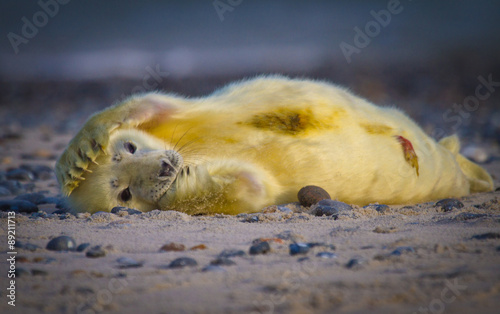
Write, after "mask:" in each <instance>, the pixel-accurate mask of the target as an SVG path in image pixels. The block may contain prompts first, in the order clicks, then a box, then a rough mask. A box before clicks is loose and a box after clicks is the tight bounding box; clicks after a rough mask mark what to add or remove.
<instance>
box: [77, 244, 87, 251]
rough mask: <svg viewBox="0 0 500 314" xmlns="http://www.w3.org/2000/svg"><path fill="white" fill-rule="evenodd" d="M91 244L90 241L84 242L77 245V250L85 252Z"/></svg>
mask: <svg viewBox="0 0 500 314" xmlns="http://www.w3.org/2000/svg"><path fill="white" fill-rule="evenodd" d="M89 246H90V243H82V244H80V245H79V246H77V247H76V251H77V252H83V251H85V250H86V249H87V248H88V247H89Z"/></svg>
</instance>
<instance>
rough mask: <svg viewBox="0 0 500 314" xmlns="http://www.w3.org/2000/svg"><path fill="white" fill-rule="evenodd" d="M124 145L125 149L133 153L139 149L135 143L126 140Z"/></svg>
mask: <svg viewBox="0 0 500 314" xmlns="http://www.w3.org/2000/svg"><path fill="white" fill-rule="evenodd" d="M123 146H124V147H125V149H126V150H127V152H129V153H131V154H133V153H135V151H136V150H137V147H136V146H135V145H134V144H132V143H130V142H125V143H124V144H123Z"/></svg>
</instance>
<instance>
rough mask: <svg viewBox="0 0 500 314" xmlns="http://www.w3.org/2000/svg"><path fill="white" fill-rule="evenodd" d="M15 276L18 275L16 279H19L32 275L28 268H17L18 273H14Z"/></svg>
mask: <svg viewBox="0 0 500 314" xmlns="http://www.w3.org/2000/svg"><path fill="white" fill-rule="evenodd" d="M14 274H15V275H16V278H18V277H21V276H26V275H30V274H31V273H30V272H29V271H28V270H27V269H26V268H22V267H16V271H15V272H14Z"/></svg>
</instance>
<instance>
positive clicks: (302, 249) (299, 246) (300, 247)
mask: <svg viewBox="0 0 500 314" xmlns="http://www.w3.org/2000/svg"><path fill="white" fill-rule="evenodd" d="M289 248H290V255H297V254H307V252H309V249H310V248H311V247H310V246H309V245H308V244H307V243H292V244H290V246H289Z"/></svg>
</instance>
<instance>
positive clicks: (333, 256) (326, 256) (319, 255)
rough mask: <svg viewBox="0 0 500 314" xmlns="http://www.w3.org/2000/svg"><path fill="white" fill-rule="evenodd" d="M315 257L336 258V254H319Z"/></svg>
mask: <svg viewBox="0 0 500 314" xmlns="http://www.w3.org/2000/svg"><path fill="white" fill-rule="evenodd" d="M316 256H317V257H321V258H337V257H338V256H337V254H335V253H332V252H319V253H318V254H316Z"/></svg>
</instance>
